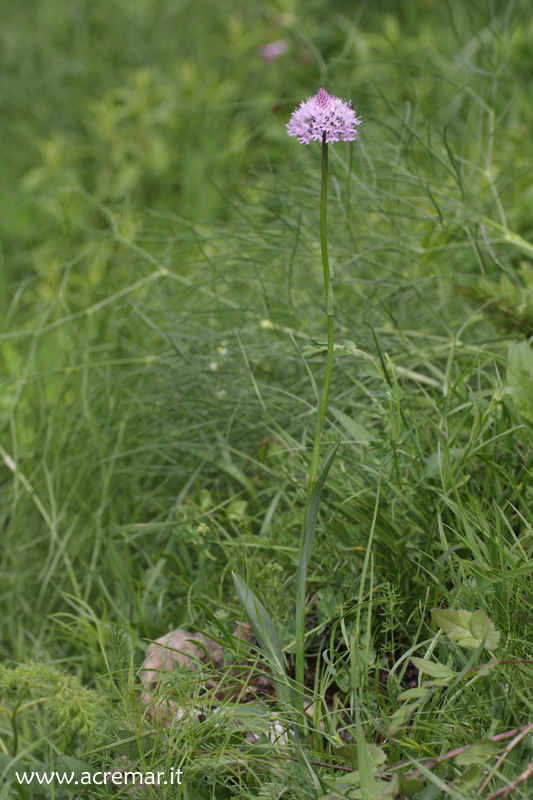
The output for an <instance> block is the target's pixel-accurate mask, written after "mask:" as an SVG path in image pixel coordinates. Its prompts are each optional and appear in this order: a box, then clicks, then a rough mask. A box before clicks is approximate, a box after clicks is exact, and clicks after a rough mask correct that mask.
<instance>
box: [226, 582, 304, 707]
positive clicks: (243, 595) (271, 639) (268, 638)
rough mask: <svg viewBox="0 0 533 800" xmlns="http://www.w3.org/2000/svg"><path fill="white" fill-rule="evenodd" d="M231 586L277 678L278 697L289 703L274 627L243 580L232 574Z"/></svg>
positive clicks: (281, 656) (288, 686) (291, 696)
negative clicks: (233, 587)
mask: <svg viewBox="0 0 533 800" xmlns="http://www.w3.org/2000/svg"><path fill="white" fill-rule="evenodd" d="M231 574H232V577H233V585H234V586H235V591H236V592H237V595H238V597H239V601H240V603H241V605H242V607H243V609H244V613H245V614H246V617H247V619H248V622H249V623H250V625H251V627H252V630H253V632H254V636H255V638H256V639H257V641H258V642H259V645H260V647H261V649H262V650H263V652H264V653H265V655H266V657H267V659H268V661H269V663H270V665H271V667H272V669H273V670H274V673H275V676H276V677H277V679H278V681H279V683H278V686H279V688H280V695H281V698H282V700H284V701H285V702H286V703H291V702H292V700H293V692H292V689H291V687H290V685H289V679H288V677H287V673H286V671H285V662H284V660H283V653H282V650H281V645H280V643H279V638H278V634H277V632H276V629H275V627H274V623H273V622H272V620H271V619H270V616H269V614H268V611H267V610H266V608H265V607H264V605H263V604H262V603H261V602H260V601H259V600H258V599H257V597H256V596H255V594H254V593H253V592H252V590H251V589H250V588H249V587H248V585H247V584H246V583H245V581H243V579H242V578H241V577H240V576H239V575H237V574H236V573H235V572H232V573H231ZM280 678H281V680H280Z"/></svg>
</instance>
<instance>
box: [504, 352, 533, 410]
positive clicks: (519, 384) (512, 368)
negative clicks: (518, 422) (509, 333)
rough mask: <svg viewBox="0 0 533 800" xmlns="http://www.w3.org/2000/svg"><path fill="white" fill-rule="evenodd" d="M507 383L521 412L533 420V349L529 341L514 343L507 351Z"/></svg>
mask: <svg viewBox="0 0 533 800" xmlns="http://www.w3.org/2000/svg"><path fill="white" fill-rule="evenodd" d="M507 384H508V386H509V388H510V389H511V390H512V391H511V397H512V400H513V403H514V404H515V406H516V408H517V410H518V412H519V414H520V415H521V416H522V417H523V418H524V419H526V420H527V421H528V422H533V350H532V349H531V347H530V346H529V344H528V342H520V344H512V345H511V346H510V348H509V350H508V351H507Z"/></svg>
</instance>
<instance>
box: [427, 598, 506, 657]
mask: <svg viewBox="0 0 533 800" xmlns="http://www.w3.org/2000/svg"><path fill="white" fill-rule="evenodd" d="M431 616H432V617H433V620H434V621H435V622H436V623H437V625H438V626H439V628H441V629H442V630H443V631H444V633H445V634H446V635H447V636H448V638H449V639H451V640H452V641H454V642H457V643H458V644H460V645H462V646H463V647H470V648H471V649H472V650H476V649H477V648H478V647H481V645H483V646H484V647H485V649H487V650H495V649H496V648H497V647H498V644H499V641H500V632H499V631H497V630H496V627H495V625H494V623H493V621H492V620H491V619H490V617H488V616H487V614H485V612H484V611H475V612H473V613H472V611H464V610H462V611H456V610H440V609H438V608H433V609H432V611H431Z"/></svg>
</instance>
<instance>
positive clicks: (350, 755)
mask: <svg viewBox="0 0 533 800" xmlns="http://www.w3.org/2000/svg"><path fill="white" fill-rule="evenodd" d="M365 750H366V753H367V756H368V760H369V762H370V765H371V767H372V768H373V769H377V768H378V767H380V766H381V765H382V764H384V763H385V761H386V760H387V756H386V755H385V751H384V750H383V749H382V748H381V747H378V746H377V745H375V744H365ZM336 755H337V756H338V757H339V758H342V760H343V761H345V762H346V763H347V764H351V766H352V767H358V766H359V745H356V744H349V745H343V746H342V747H339V748H338V749H337V750H336Z"/></svg>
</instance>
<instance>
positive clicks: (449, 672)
mask: <svg viewBox="0 0 533 800" xmlns="http://www.w3.org/2000/svg"><path fill="white" fill-rule="evenodd" d="M411 661H412V662H413V664H414V665H415V667H416V668H417V669H418V670H420V672H423V673H424V674H425V675H429V676H430V677H431V678H453V677H454V675H455V674H456V673H455V672H454V670H453V669H450V667H447V666H446V664H439V663H438V662H437V661H426V659H425V658H412V659H411Z"/></svg>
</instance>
